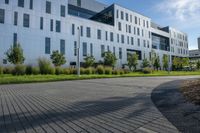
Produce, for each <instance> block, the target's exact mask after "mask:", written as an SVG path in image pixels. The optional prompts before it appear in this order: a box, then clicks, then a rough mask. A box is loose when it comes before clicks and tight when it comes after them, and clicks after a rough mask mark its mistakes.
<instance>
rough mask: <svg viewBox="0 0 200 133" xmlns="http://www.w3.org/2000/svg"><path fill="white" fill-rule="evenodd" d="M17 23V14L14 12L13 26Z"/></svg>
mask: <svg viewBox="0 0 200 133" xmlns="http://www.w3.org/2000/svg"><path fill="white" fill-rule="evenodd" d="M17 22H18V12H14V25H17Z"/></svg>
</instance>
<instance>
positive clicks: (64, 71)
mask: <svg viewBox="0 0 200 133" xmlns="http://www.w3.org/2000/svg"><path fill="white" fill-rule="evenodd" d="M63 74H65V75H70V74H72V73H71V70H70V68H64V69H63Z"/></svg>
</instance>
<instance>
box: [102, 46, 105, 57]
mask: <svg viewBox="0 0 200 133" xmlns="http://www.w3.org/2000/svg"><path fill="white" fill-rule="evenodd" d="M104 52H105V46H104V45H101V57H103V54H104Z"/></svg>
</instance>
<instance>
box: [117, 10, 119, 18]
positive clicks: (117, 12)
mask: <svg viewBox="0 0 200 133" xmlns="http://www.w3.org/2000/svg"><path fill="white" fill-rule="evenodd" d="M117 18H119V10H117Z"/></svg>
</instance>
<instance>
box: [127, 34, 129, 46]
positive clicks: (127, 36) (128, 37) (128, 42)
mask: <svg viewBox="0 0 200 133" xmlns="http://www.w3.org/2000/svg"><path fill="white" fill-rule="evenodd" d="M127 44H129V36H127Z"/></svg>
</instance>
